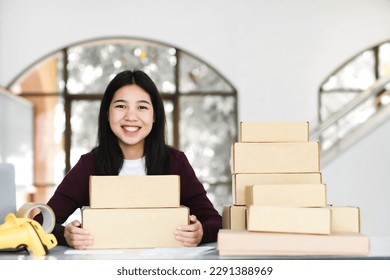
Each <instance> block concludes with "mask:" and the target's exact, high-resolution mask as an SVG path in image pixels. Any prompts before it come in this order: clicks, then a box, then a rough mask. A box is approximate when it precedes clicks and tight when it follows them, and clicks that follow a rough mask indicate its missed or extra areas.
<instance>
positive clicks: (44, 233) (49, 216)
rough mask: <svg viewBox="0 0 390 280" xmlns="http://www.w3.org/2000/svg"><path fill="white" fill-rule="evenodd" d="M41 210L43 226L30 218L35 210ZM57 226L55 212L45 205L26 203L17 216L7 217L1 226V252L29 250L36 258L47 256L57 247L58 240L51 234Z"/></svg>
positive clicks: (10, 214)
mask: <svg viewBox="0 0 390 280" xmlns="http://www.w3.org/2000/svg"><path fill="white" fill-rule="evenodd" d="M36 208H38V209H40V210H41V212H42V215H43V225H41V224H40V223H38V222H37V221H35V220H32V219H30V218H28V216H29V214H30V212H31V211H32V210H33V209H36ZM54 225H55V215H54V213H53V210H52V209H51V208H50V207H49V206H47V205H45V204H37V203H25V204H24V205H22V207H20V209H19V210H18V211H17V212H16V215H15V214H13V213H9V214H7V215H6V217H5V220H4V223H3V224H2V225H0V251H7V252H10V251H20V250H22V249H27V250H28V251H29V252H30V251H31V253H32V255H34V256H45V255H46V254H47V253H48V250H49V249H52V248H54V247H55V246H56V245H57V239H56V238H55V237H54V235H53V234H51V231H52V230H53V228H54Z"/></svg>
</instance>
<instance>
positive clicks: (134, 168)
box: [118, 157, 146, 176]
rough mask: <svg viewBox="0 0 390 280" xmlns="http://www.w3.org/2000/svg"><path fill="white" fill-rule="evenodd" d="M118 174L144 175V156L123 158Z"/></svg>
mask: <svg viewBox="0 0 390 280" xmlns="http://www.w3.org/2000/svg"><path fill="white" fill-rule="evenodd" d="M118 175H119V176H136V175H138V176H144V175H146V167H145V157H142V158H140V159H124V160H123V166H122V169H121V171H119V174H118Z"/></svg>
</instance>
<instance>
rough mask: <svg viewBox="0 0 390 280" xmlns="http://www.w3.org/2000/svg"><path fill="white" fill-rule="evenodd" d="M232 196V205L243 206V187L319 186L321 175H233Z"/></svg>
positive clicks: (318, 173)
mask: <svg viewBox="0 0 390 280" xmlns="http://www.w3.org/2000/svg"><path fill="white" fill-rule="evenodd" d="M232 182H233V183H232V188H233V190H232V194H233V204H234V205H245V187H246V186H251V185H262V184H266V185H271V184H321V183H322V174H321V173H320V172H317V173H257V174H256V173H254V174H245V173H243V174H233V176H232Z"/></svg>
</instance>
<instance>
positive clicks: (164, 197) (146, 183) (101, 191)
mask: <svg viewBox="0 0 390 280" xmlns="http://www.w3.org/2000/svg"><path fill="white" fill-rule="evenodd" d="M89 191H90V196H89V197H90V207H91V208H159V207H179V206H180V177H179V176H177V175H161V176H158V175H155V176H91V177H90V186H89Z"/></svg>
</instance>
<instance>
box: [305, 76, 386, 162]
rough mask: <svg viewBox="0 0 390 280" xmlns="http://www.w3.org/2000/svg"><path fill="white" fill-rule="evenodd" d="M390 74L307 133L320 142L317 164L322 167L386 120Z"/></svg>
mask: <svg viewBox="0 0 390 280" xmlns="http://www.w3.org/2000/svg"><path fill="white" fill-rule="evenodd" d="M386 99H390V75H389V76H384V77H382V78H381V79H379V80H377V81H376V82H375V83H374V84H373V85H372V86H371V87H370V88H369V89H367V90H366V91H363V92H362V93H361V94H359V95H358V96H357V97H356V98H355V99H353V100H352V101H351V102H349V103H348V104H347V105H345V106H344V107H343V108H342V109H340V110H339V111H337V112H336V113H334V114H333V115H332V116H330V117H329V118H328V119H326V120H325V121H323V122H322V123H320V124H319V125H318V126H317V127H315V128H314V129H312V131H311V132H310V135H311V140H312V141H320V144H321V166H325V165H327V164H328V163H330V162H331V161H332V160H334V159H335V158H336V157H337V156H338V155H340V154H341V153H343V152H344V151H346V150H347V149H349V148H350V147H351V146H352V145H354V144H355V143H357V142H358V141H359V140H361V139H363V138H364V137H365V136H366V135H368V134H369V133H371V132H372V131H374V130H375V129H376V128H377V127H379V126H380V125H381V124H383V123H384V122H386V121H388V120H390V102H389V101H387V100H386Z"/></svg>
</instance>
